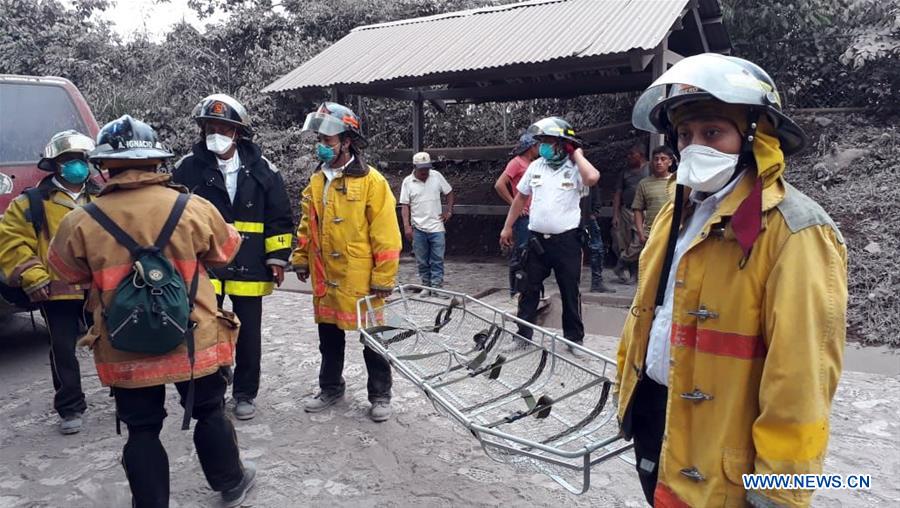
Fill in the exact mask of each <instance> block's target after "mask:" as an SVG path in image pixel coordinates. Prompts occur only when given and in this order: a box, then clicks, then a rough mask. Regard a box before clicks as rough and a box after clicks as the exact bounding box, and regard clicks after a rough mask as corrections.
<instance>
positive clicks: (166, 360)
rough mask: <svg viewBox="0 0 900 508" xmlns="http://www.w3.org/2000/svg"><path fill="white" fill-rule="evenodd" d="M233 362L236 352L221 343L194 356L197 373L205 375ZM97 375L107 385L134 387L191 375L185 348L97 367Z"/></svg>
mask: <svg viewBox="0 0 900 508" xmlns="http://www.w3.org/2000/svg"><path fill="white" fill-rule="evenodd" d="M233 358H234V348H233V346H232V345H231V344H228V343H226V342H219V343H216V344H214V345H211V346H210V347H207V348H205V349H200V350H198V351H197V352H196V354H195V355H194V371H195V372H197V371H203V370H206V369H209V368H212V367H216V366H218V365H229V364H231V363H232V360H233ZM96 365H97V374H98V375H99V376H100V381H101V382H102V383H103V384H104V385H115V384H117V383H121V382H126V381H127V382H128V383H131V384H134V383H138V382H141V381H148V382H149V381H159V380H165V379H169V378H173V377H181V376H185V375H187V374H189V373H190V372H191V364H190V362H189V360H188V355H187V354H186V353H185V350H184V348H180V347H179V348H177V349H175V350H174V351H173V352H171V353H167V354H165V355H160V356H149V357H145V358H141V359H139V360H126V361H123V362H102V363H99V362H98V363H97V364H96Z"/></svg>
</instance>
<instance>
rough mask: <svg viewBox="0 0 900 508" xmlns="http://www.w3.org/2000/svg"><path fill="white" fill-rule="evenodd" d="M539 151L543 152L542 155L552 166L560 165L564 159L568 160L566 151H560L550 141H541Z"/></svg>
mask: <svg viewBox="0 0 900 508" xmlns="http://www.w3.org/2000/svg"><path fill="white" fill-rule="evenodd" d="M538 153H540V154H541V157H543V158H544V160H546V161H547V163H549V164H550V165H551V166H555V167H558V166H560V165H561V164H562V163H563V161H565V160H566V157H567V155H566V154H565V152H562V153H559V152H557V151H556V149H555V148H554V147H553V145H552V144H550V143H541V147H540V148H538Z"/></svg>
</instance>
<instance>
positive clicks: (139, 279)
mask: <svg viewBox="0 0 900 508" xmlns="http://www.w3.org/2000/svg"><path fill="white" fill-rule="evenodd" d="M189 198H190V196H189V195H188V194H179V195H178V199H177V200H176V201H175V206H173V207H172V211H171V212H170V213H169V217H168V219H166V222H165V224H164V225H163V227H162V231H160V233H159V236H158V237H157V238H156V242H154V244H153V245H151V246H146V247H142V246H141V245H139V244H138V243H137V242H136V241H135V240H134V239H133V238H132V237H131V236H130V235H128V233H126V232H125V231H123V230H122V228H120V227H119V226H118V225H117V224H116V223H115V222H113V220H112V219H110V218H109V216H108V215H106V214H105V213H104V212H103V211H102V210H101V209H100V207H98V206H97V205H96V204H95V203H90V204H87V205H85V206H84V210H85V211H86V212H87V213H88V214H89V215H90V216H91V217H93V219H94V220H95V221H97V223H99V224H100V225H101V226H103V229H105V230H106V231H107V232H108V233H109V234H110V235H112V237H113V238H115V240H116V241H117V242H118V243H119V244H120V245H122V246H123V247H125V248H126V249H128V252H129V253H130V254H131V259H132V269H131V272H129V273H128V275H127V276H126V277H125V278H124V279H122V281H121V282H120V283H119V285H118V286H117V287H116V290H115V294H114V295H113V298H112V300H111V301H110V303H109V305H105V306H103V308H102V310H103V312H102V314H103V320H104V323H105V324H106V329H107V332H108V334H109V342H110V344H111V345H112V347H113V348H115V349H118V350H120V351H128V352H132V353H143V354H151V355H162V354H165V353H168V352H170V351H172V350H173V349H175V348H176V347H178V346H180V345H181V344H182V343H184V344H186V346H187V352H188V358H189V360H190V366H191V380H190V381H191V382H190V387H189V389H188V396H187V403H186V404H185V418H184V422H183V424H182V429H185V430H186V429H187V426H188V424H189V422H190V414H191V410H192V409H193V398H194V397H193V395H194V393H193V392H194V327H195V326H196V323H194V322H193V321H191V319H190V316H191V311H192V310H193V308H194V300H195V298H196V296H197V281H198V277H199V272H200V270H199V266H200V265H199V263H198V265H197V267H196V268H194V276H193V279H192V281H191V287H190V292H188V289H187V288H186V287H185V281H184V279H182V277H181V275H180V274H179V273H178V271H177V270H176V269H175V267H174V266H173V265H172V263H171V262H170V261H169V260H168V258H166V257H165V255H163V249H164V248H165V247H166V245H167V244H168V243H169V239H170V238H171V236H172V233H173V232H174V231H175V227H176V226H177V225H178V221H179V219H181V215H182V212H184V208H185V206H186V205H187V202H188V199H189ZM101 303H102V300H101Z"/></svg>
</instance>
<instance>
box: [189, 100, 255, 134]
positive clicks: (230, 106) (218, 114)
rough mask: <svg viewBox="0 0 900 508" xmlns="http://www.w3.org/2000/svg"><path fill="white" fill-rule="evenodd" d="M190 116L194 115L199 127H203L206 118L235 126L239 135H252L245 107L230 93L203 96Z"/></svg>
mask: <svg viewBox="0 0 900 508" xmlns="http://www.w3.org/2000/svg"><path fill="white" fill-rule="evenodd" d="M191 116H193V117H194V121H196V122H197V125H199V126H200V128H203V124H204V122H206V120H219V121H222V122H225V123H230V124H232V125H234V126H236V127H237V128H238V131H240V133H241V135H242V136H244V137H246V138H249V137H252V136H253V128H252V127H251V125H250V115H248V114H247V109H246V108H245V107H244V106H243V105H242V104H241V103H240V102H238V101H237V100H235V99H234V97H231V96H230V95H225V94H223V93H214V94H212V95H209V96H207V97H204V98H203V100H201V101H200V102H199V103H197V105H196V106H194V111H193V112H191Z"/></svg>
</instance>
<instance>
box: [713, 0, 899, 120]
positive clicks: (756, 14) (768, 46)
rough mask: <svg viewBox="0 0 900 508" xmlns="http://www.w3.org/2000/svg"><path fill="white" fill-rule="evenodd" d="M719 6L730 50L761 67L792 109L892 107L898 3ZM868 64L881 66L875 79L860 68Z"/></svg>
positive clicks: (733, 2)
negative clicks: (730, 44) (729, 38)
mask: <svg viewBox="0 0 900 508" xmlns="http://www.w3.org/2000/svg"><path fill="white" fill-rule="evenodd" d="M722 4H723V10H724V14H725V23H726V26H727V28H728V30H729V34H730V35H731V39H732V43H733V45H734V48H735V52H734V53H735V54H736V55H738V56H741V57H744V58H747V59H749V60H751V61H753V62H755V63H757V64H759V65H760V66H761V67H763V68H764V69H766V71H768V72H769V74H771V75H772V77H773V78H774V79H775V81H776V83H778V84H779V86H780V87H781V88H782V93H784V94H786V96H787V103H788V105H789V106H793V107H837V106H875V107H882V106H890V103H889V101H887V98H888V97H890V96H892V95H896V91H897V86H896V84H897V81H896V76H897V75H898V73H900V71H898V70H897V65H896V58H897V54H898V53H897V51H898V48H897V41H898V26H900V25H898V12H900V0H791V1H784V0H754V1H752V2H751V1H747V0H722ZM891 41H892V42H891ZM891 55H893V56H891ZM890 58H893V59H894V60H890ZM865 62H871V63H879V65H877V67H878V70H877V71H875V73H874V74H875V75H876V76H873V74H872V73H869V72H859V69H860V67H862V65H863V63H865ZM880 64H884V65H880ZM873 67H875V66H873ZM892 76H893V77H892ZM873 77H876V79H872V78H873ZM895 102H896V101H895Z"/></svg>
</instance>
